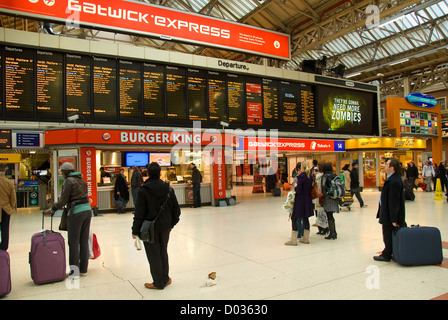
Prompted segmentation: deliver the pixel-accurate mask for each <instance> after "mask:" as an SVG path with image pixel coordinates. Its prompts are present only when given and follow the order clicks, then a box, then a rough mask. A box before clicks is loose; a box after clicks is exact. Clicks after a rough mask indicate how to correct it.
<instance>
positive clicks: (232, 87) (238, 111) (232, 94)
mask: <svg viewBox="0 0 448 320" xmlns="http://www.w3.org/2000/svg"><path fill="white" fill-rule="evenodd" d="M244 94H245V89H244V77H243V76H240V75H235V74H228V75H227V99H228V100H227V101H228V106H229V122H236V123H244V122H245V121H244Z"/></svg>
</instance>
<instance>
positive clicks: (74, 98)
mask: <svg viewBox="0 0 448 320" xmlns="http://www.w3.org/2000/svg"><path fill="white" fill-rule="evenodd" d="M65 63H66V64H65V94H66V110H67V115H70V114H79V115H82V116H83V117H84V119H90V118H91V116H92V112H91V108H90V93H91V80H90V72H91V67H90V57H88V56H80V55H75V54H66V55H65Z"/></svg>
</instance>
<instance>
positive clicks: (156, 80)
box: [143, 63, 165, 120]
mask: <svg viewBox="0 0 448 320" xmlns="http://www.w3.org/2000/svg"><path fill="white" fill-rule="evenodd" d="M163 69H164V68H163V66H160V65H155V64H149V63H144V64H143V113H144V118H145V120H151V119H164V118H165V107H164V104H163V101H164V100H163V96H164V89H165V86H164V83H165V73H164V71H163Z"/></svg>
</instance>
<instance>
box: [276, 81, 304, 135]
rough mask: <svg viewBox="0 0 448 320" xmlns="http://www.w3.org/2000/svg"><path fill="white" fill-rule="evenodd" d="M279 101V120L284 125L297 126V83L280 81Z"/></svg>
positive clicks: (298, 92)
mask: <svg viewBox="0 0 448 320" xmlns="http://www.w3.org/2000/svg"><path fill="white" fill-rule="evenodd" d="M279 91H280V94H279V102H280V106H281V110H282V114H281V120H282V124H283V125H284V126H286V127H295V128H297V126H298V124H299V116H300V114H299V94H300V91H299V84H298V83H294V82H287V81H280V89H279Z"/></svg>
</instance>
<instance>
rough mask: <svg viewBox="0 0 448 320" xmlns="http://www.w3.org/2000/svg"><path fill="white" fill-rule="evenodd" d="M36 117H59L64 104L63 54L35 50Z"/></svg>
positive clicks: (61, 114) (61, 115)
mask: <svg viewBox="0 0 448 320" xmlns="http://www.w3.org/2000/svg"><path fill="white" fill-rule="evenodd" d="M36 74H37V78H36V86H37V87H36V101H37V118H39V119H41V118H43V119H45V118H52V119H61V118H62V117H63V111H62V106H63V104H64V99H63V94H64V92H63V90H64V83H63V82H64V79H63V54H62V53H55V52H50V51H42V50H37V56H36Z"/></svg>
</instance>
